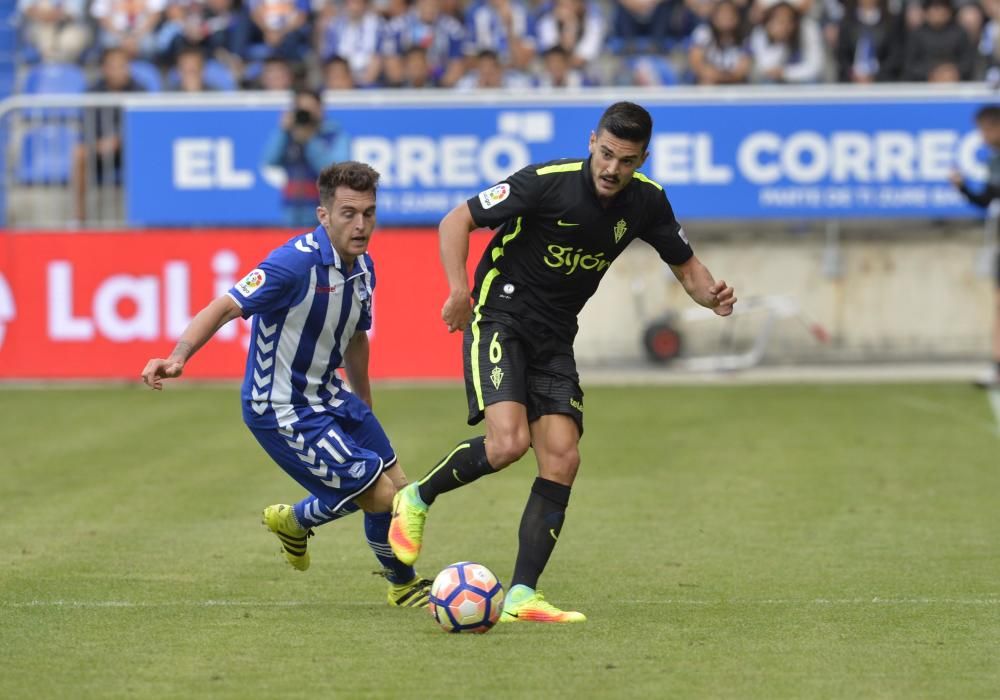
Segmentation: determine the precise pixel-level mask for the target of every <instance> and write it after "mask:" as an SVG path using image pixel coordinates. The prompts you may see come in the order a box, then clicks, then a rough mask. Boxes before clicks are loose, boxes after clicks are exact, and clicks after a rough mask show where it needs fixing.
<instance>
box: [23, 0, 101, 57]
mask: <svg viewBox="0 0 1000 700" xmlns="http://www.w3.org/2000/svg"><path fill="white" fill-rule="evenodd" d="M86 8H87V1H86V0H18V3H17V12H18V15H19V18H18V19H19V22H20V24H21V25H22V27H23V32H24V34H23V36H24V39H25V41H26V42H27V43H28V44H30V45H31V46H33V47H34V48H35V50H36V51H38V54H39V56H41V58H42V60H43V61H45V62H46V63H76V62H77V61H78V60H79V59H80V56H81V55H82V54H83V52H84V50H85V49H86V48H87V47H88V46H89V45H90V42H91V39H92V36H91V31H90V26H89V25H88V24H87V9H86Z"/></svg>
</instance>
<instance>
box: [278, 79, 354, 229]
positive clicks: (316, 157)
mask: <svg viewBox="0 0 1000 700" xmlns="http://www.w3.org/2000/svg"><path fill="white" fill-rule="evenodd" d="M348 157H349V143H348V137H347V135H346V134H345V133H344V132H343V131H342V130H341V129H340V126H339V125H338V124H337V123H336V122H334V121H331V120H327V119H325V118H324V115H323V102H322V99H321V98H320V96H319V94H317V93H315V92H312V91H310V90H307V89H302V88H299V89H297V90H296V91H295V94H294V96H293V98H292V107H291V109H290V110H288V111H287V112H285V113H284V114H283V115H282V117H281V126H280V128H279V129H278V130H277V131H275V132H274V133H273V134H272V135H271V138H270V139H269V140H268V143H267V146H266V149H265V152H264V158H263V161H264V164H265V165H267V166H270V167H273V168H280V169H281V170H282V171H283V173H284V180H285V184H284V186H283V187H282V189H281V201H282V206H283V208H284V212H285V223H287V224H288V225H289V226H293V227H303V228H308V227H312V226H314V225H315V223H316V207H317V206H318V205H319V191H318V190H317V189H316V178H317V177H318V176H319V172H320V171H321V170H322V169H323V168H325V167H326V166H328V165H332V164H334V163H339V162H341V161H345V160H347V159H348Z"/></svg>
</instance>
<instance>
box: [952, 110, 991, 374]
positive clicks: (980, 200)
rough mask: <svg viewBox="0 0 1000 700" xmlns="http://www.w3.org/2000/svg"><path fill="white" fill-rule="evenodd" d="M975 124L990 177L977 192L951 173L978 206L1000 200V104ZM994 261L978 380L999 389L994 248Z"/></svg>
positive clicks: (982, 112)
mask: <svg viewBox="0 0 1000 700" xmlns="http://www.w3.org/2000/svg"><path fill="white" fill-rule="evenodd" d="M976 127H977V128H978V129H979V134H980V136H981V137H982V139H983V143H985V144H986V146H987V147H988V148H989V149H990V156H989V161H988V162H987V164H986V165H987V180H986V185H985V187H983V188H981V189H979V190H978V191H974V190H972V189H971V188H970V187H969V185H968V183H967V182H966V181H965V178H963V177H962V174H961V173H960V172H958V171H955V172H953V173H952V174H951V178H950V179H951V183H952V184H953V185H954V186H955V187H957V188H958V190H959V191H960V192H961V193H962V194H963V195H965V197H966V199H968V200H969V201H970V202H971V203H973V204H975V205H976V206H978V207H983V208H984V209H985V208H986V207H989V206H991V205H994V204H995V203H996V202H997V200H1000V106H998V105H987V106H985V107H981V108H980V109H979V110H978V111H977V112H976ZM995 255H996V259H995V260H994V270H995V272H994V274H995V275H996V278H995V285H996V286H995V287H994V290H993V338H992V346H993V347H992V359H993V362H992V365H991V367H990V368H989V369H988V370H987V371H986V373H985V374H984V375H983V376H982V377H980V378H979V379H977V380H976V384H977V385H978V386H980V387H983V388H992V389H1000V250H996V251H995Z"/></svg>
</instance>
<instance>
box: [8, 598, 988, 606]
mask: <svg viewBox="0 0 1000 700" xmlns="http://www.w3.org/2000/svg"><path fill="white" fill-rule="evenodd" d="M577 602H582V601H577ZM616 602H617V603H620V604H625V605H689V606H712V605H807V606H839V605H844V606H847V605H886V606H891V605H966V606H994V605H1000V598H882V597H879V596H874V597H872V598H812V599H810V600H802V599H795V598H729V599H720V600H704V599H691V598H660V599H655V598H652V599H648V600H643V599H633V600H619V601H616ZM374 604H375V603H372V602H362V601H340V602H331V601H302V600H177V601H163V602H142V601H130V600H29V601H24V602H13V601H4V602H0V608H15V609H24V608H298V607H311V606H316V605H323V606H333V607H370V606H372V605H374Z"/></svg>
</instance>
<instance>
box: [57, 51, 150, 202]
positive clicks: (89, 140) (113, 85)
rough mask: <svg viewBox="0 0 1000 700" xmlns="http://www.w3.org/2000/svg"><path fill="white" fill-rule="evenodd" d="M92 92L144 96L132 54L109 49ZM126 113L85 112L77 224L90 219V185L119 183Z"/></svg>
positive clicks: (77, 152)
mask: <svg viewBox="0 0 1000 700" xmlns="http://www.w3.org/2000/svg"><path fill="white" fill-rule="evenodd" d="M90 92H98V93H105V92H142V86H141V85H139V83H137V82H136V81H135V79H133V78H132V73H131V71H130V69H129V54H128V52H127V51H126V50H125V49H124V47H113V48H110V49H106V50H105V51H104V54H103V56H102V57H101V77H100V78H99V79H98V80H97V82H96V83H94V84H93V85H92V86H91V88H90ZM121 133H122V109H121V108H120V107H97V108H90V109H87V110H85V112H84V118H83V129H82V135H83V139H82V141H81V143H79V144H78V145H77V146H76V148H75V149H74V152H73V190H74V200H75V204H76V218H77V221H80V222H84V221H86V219H87V192H88V187H89V186H90V184H92V183H93V184H96V185H97V186H98V187H101V188H106V187H108V186H112V187H113V186H115V185H117V184H118V183H119V181H120V177H121V166H122V146H123V144H122V138H121Z"/></svg>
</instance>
